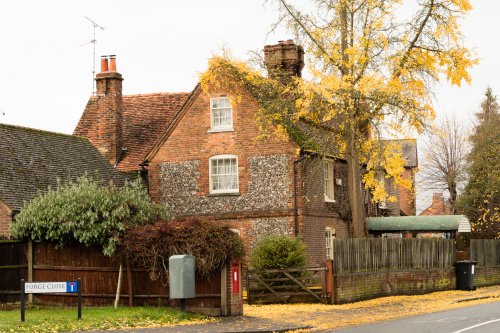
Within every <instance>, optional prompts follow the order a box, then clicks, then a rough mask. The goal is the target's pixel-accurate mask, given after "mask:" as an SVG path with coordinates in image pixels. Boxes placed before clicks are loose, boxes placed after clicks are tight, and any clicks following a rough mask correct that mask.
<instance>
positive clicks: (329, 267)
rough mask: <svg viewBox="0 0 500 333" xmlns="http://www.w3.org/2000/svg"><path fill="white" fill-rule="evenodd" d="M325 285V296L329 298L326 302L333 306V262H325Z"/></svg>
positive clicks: (330, 260) (329, 260)
mask: <svg viewBox="0 0 500 333" xmlns="http://www.w3.org/2000/svg"><path fill="white" fill-rule="evenodd" d="M325 267H326V272H325V275H326V276H325V284H326V294H327V296H328V297H329V298H330V299H329V300H328V303H329V304H333V301H334V293H335V289H334V288H333V260H332V259H327V260H325Z"/></svg>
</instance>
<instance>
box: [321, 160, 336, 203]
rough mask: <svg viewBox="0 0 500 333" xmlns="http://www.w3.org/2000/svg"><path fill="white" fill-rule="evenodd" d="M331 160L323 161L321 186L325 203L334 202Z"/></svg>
mask: <svg viewBox="0 0 500 333" xmlns="http://www.w3.org/2000/svg"><path fill="white" fill-rule="evenodd" d="M333 176H334V172H333V160H323V186H324V196H325V201H326V202H335V195H334V182H333V181H334V179H333Z"/></svg>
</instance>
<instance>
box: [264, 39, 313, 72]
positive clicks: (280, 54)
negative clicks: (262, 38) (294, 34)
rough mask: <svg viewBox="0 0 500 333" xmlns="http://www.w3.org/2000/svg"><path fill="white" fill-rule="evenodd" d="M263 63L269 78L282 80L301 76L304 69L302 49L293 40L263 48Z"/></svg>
mask: <svg viewBox="0 0 500 333" xmlns="http://www.w3.org/2000/svg"><path fill="white" fill-rule="evenodd" d="M264 63H265V65H266V68H267V72H268V75H269V76H278V77H280V78H281V79H283V80H285V81H286V80H287V79H290V78H291V77H292V76H298V77H301V76H302V68H304V48H303V47H302V46H300V45H296V44H295V43H294V42H293V40H291V39H289V40H286V41H279V42H278V44H275V45H266V46H264Z"/></svg>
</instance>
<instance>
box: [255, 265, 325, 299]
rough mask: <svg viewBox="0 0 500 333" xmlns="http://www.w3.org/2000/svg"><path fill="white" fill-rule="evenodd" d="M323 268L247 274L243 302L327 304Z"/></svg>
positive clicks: (273, 270) (268, 270)
mask: <svg viewBox="0 0 500 333" xmlns="http://www.w3.org/2000/svg"><path fill="white" fill-rule="evenodd" d="M325 272H326V268H324V267H319V268H289V269H267V270H247V271H246V301H247V303H248V304H255V303H261V304H265V303H297V302H321V303H327V302H328V298H327V295H326V283H325Z"/></svg>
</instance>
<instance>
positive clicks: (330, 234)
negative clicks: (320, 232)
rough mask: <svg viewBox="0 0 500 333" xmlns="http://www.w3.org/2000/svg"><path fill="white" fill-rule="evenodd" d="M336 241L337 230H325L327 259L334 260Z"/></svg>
mask: <svg viewBox="0 0 500 333" xmlns="http://www.w3.org/2000/svg"><path fill="white" fill-rule="evenodd" d="M334 239H335V228H332V227H326V228H325V250H326V259H333V240H334Z"/></svg>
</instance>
